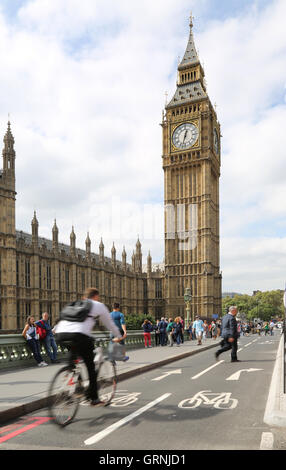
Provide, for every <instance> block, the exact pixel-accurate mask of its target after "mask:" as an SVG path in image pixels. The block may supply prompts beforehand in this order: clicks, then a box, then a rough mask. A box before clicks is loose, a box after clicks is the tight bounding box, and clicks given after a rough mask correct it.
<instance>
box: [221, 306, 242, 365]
mask: <svg viewBox="0 0 286 470" xmlns="http://www.w3.org/2000/svg"><path fill="white" fill-rule="evenodd" d="M236 314H237V307H236V306H232V307H229V311H228V313H227V314H226V315H225V316H224V317H223V319H222V325H221V326H222V332H221V335H222V338H223V340H222V341H221V343H220V345H221V348H220V349H219V350H218V351H216V353H215V358H216V360H218V357H219V355H220V354H222V353H223V352H225V351H229V350H230V349H231V362H239V359H237V338H238V332H237V322H236V319H235V316H236Z"/></svg>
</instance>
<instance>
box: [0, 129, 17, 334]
mask: <svg viewBox="0 0 286 470" xmlns="http://www.w3.org/2000/svg"><path fill="white" fill-rule="evenodd" d="M2 157H3V169H2V170H1V172H0V286H1V295H0V299H1V302H0V320H1V323H6V324H9V323H11V322H12V323H13V319H14V317H15V312H16V227H15V201H16V191H15V158H16V154H15V150H14V138H13V135H12V133H11V128H10V122H8V129H7V132H6V134H5V136H4V147H3V151H2ZM0 328H1V325H0Z"/></svg>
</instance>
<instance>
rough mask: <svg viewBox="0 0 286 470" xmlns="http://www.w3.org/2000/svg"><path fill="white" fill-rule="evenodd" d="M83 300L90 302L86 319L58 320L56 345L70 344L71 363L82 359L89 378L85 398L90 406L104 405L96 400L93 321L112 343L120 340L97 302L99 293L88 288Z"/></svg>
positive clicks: (107, 312) (114, 326)
mask: <svg viewBox="0 0 286 470" xmlns="http://www.w3.org/2000/svg"><path fill="white" fill-rule="evenodd" d="M84 299H89V300H90V301H91V302H92V307H91V310H90V311H89V314H88V317H87V318H86V319H85V320H84V321H82V322H77V321H67V320H60V321H59V323H58V324H57V325H56V327H55V331H56V340H57V342H58V343H62V342H70V343H71V361H72V360H73V359H75V358H76V357H77V356H80V357H82V359H83V360H84V363H85V365H86V367H87V371H88V376H89V388H88V392H87V398H88V399H89V400H90V404H91V405H92V406H97V405H104V403H103V402H101V401H100V400H99V398H98V391H97V371H96V369H95V367H94V354H93V350H94V340H93V336H92V330H93V327H94V323H95V320H96V319H97V318H98V319H100V320H101V321H102V323H103V324H104V326H105V327H106V328H107V329H108V330H110V331H111V332H112V333H113V335H114V338H113V341H114V342H116V343H118V342H120V341H121V340H122V335H121V334H120V331H119V329H118V328H117V326H116V325H115V323H114V322H113V321H112V319H111V317H110V313H109V311H108V309H107V307H106V306H105V305H104V304H103V303H101V302H99V291H98V290H97V289H96V288H94V287H89V288H87V289H86V291H85V293H84Z"/></svg>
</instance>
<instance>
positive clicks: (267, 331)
mask: <svg viewBox="0 0 286 470" xmlns="http://www.w3.org/2000/svg"><path fill="white" fill-rule="evenodd" d="M263 330H264V335H265V336H266V335H268V333H269V330H270V328H269V323H268V321H267V322H266V323H265V325H264V327H263Z"/></svg>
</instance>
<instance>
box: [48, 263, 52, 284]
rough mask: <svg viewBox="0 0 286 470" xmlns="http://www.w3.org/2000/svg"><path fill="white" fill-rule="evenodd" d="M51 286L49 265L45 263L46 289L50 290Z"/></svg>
mask: <svg viewBox="0 0 286 470" xmlns="http://www.w3.org/2000/svg"><path fill="white" fill-rule="evenodd" d="M51 288H52V276H51V266H50V265H49V264H48V265H47V289H49V290H51Z"/></svg>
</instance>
